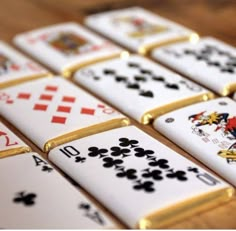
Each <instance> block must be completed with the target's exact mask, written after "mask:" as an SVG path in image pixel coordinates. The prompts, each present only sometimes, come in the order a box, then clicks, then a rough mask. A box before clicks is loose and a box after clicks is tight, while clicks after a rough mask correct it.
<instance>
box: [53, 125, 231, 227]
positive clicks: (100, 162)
mask: <svg viewBox="0 0 236 231" xmlns="http://www.w3.org/2000/svg"><path fill="white" fill-rule="evenodd" d="M49 159H50V160H51V161H52V162H53V163H54V164H56V165H57V166H58V167H59V168H60V169H62V170H63V171H64V172H65V173H66V174H68V175H69V176H70V177H72V178H73V179H74V180H75V181H76V182H78V183H79V184H80V185H81V186H83V187H84V188H85V189H86V190H87V191H88V192H90V193H91V194H92V195H94V196H95V197H96V198H97V199H98V200H99V201H100V202H101V203H102V204H103V205H104V206H106V207H107V208H108V209H109V210H110V211H111V212H112V213H113V214H115V215H116V216H117V217H118V218H120V220H121V221H123V222H124V223H125V224H126V225H127V226H129V227H130V228H143V229H144V228H152V229H154V228H159V227H165V225H167V224H169V223H171V222H174V221H176V220H178V219H180V218H183V217H186V216H190V215H192V214H193V213H195V212H197V211H198V212H199V211H202V210H204V208H209V207H208V206H210V205H211V206H212V205H213V206H214V205H217V204H218V202H220V201H221V202H222V201H225V200H227V199H229V197H231V196H232V193H233V189H232V187H231V186H229V185H228V184H226V183H225V182H223V181H222V180H220V179H219V178H218V177H215V176H214V175H212V174H210V173H209V172H207V171H205V170H204V169H202V168H201V167H199V166H198V165H196V164H194V163H193V162H191V161H189V160H187V159H186V158H184V157H182V156H180V155H178V154H177V153H176V152H174V151H173V150H171V149H169V148H168V147H166V146H165V145H163V144H161V143H160V142H159V141H157V140H155V139H154V138H152V137H150V136H148V135H147V134H145V133H144V132H142V131H141V130H139V129H137V128H135V127H134V126H129V127H124V128H118V129H113V130H110V131H107V132H102V133H99V134H96V135H92V136H90V137H86V138H82V139H79V140H75V141H73V142H69V143H66V144H64V145H61V146H59V147H57V148H55V149H53V150H52V151H50V153H49Z"/></svg>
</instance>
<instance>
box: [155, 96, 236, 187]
mask: <svg viewBox="0 0 236 231" xmlns="http://www.w3.org/2000/svg"><path fill="white" fill-rule="evenodd" d="M154 127H155V128H156V129H157V130H158V131H159V132H161V133H163V134H164V135H165V136H166V137H168V138H169V139H170V140H172V141H173V142H174V143H176V144H177V145H179V146H180V147H182V148H183V149H185V150H186V151H187V152H189V153H190V154H191V155H193V156H194V157H195V158H197V159H198V160H199V161H202V162H203V163H204V164H205V165H207V166H208V167H209V168H211V169H213V170H214V171H215V172H217V173H218V174H219V175H221V176H222V177H224V178H225V179H227V180H228V181H229V182H231V183H232V184H234V185H235V186H236V178H235V174H236V168H235V167H236V102H234V101H233V100H231V99H230V98H226V97H225V98H218V99H215V100H211V101H208V102H204V103H199V104H195V105H192V106H188V107H186V108H183V109H179V110H176V111H174V112H171V113H168V114H166V115H163V116H161V117H160V118H158V119H157V120H156V121H155V123H154Z"/></svg>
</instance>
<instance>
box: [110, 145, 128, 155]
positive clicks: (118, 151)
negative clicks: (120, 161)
mask: <svg viewBox="0 0 236 231" xmlns="http://www.w3.org/2000/svg"><path fill="white" fill-rule="evenodd" d="M111 151H112V152H111V155H112V156H120V155H122V157H127V156H129V155H127V154H126V153H129V152H130V150H129V149H127V148H120V147H112V148H111Z"/></svg>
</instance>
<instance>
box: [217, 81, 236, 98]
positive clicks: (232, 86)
mask: <svg viewBox="0 0 236 231" xmlns="http://www.w3.org/2000/svg"><path fill="white" fill-rule="evenodd" d="M235 91H236V83H231V84H228V85H226V86H224V88H223V90H222V92H221V93H220V94H221V95H222V96H227V95H229V94H231V93H233V92H235Z"/></svg>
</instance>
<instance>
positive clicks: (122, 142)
mask: <svg viewBox="0 0 236 231" xmlns="http://www.w3.org/2000/svg"><path fill="white" fill-rule="evenodd" d="M119 141H120V144H119V145H120V146H121V147H128V146H131V148H134V147H137V145H136V144H138V141H137V140H130V139H127V138H120V139H119Z"/></svg>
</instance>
